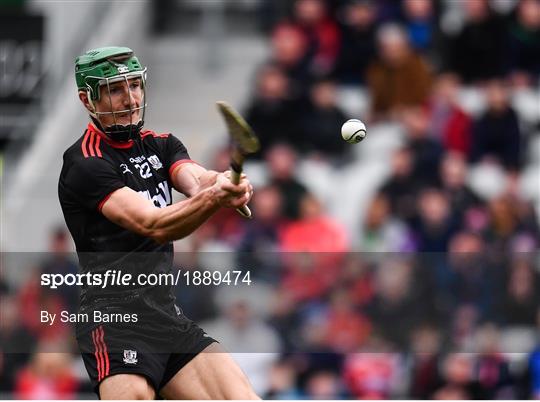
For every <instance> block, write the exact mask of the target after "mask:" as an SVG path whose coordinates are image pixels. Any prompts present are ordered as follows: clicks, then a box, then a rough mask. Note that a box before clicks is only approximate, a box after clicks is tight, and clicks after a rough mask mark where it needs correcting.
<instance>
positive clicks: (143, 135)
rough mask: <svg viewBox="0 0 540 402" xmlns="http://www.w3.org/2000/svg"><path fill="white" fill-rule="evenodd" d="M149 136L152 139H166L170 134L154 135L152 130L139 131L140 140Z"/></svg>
mask: <svg viewBox="0 0 540 402" xmlns="http://www.w3.org/2000/svg"><path fill="white" fill-rule="evenodd" d="M149 135H151V136H152V137H154V138H167V137H168V136H169V135H171V134H170V133H168V134H156V133H155V132H154V131H152V130H144V131H141V138H144V137H148V136H149Z"/></svg>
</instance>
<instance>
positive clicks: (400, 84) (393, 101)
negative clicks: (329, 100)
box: [367, 24, 432, 119]
mask: <svg viewBox="0 0 540 402" xmlns="http://www.w3.org/2000/svg"><path fill="white" fill-rule="evenodd" d="M377 45H378V59H377V60H376V61H374V62H373V63H372V64H371V65H370V67H369V69H368V73H367V80H368V86H369V90H370V91H371V96H372V105H371V109H372V110H371V112H372V114H373V116H372V117H373V118H374V119H379V118H385V117H395V114H396V112H398V111H399V110H400V109H401V108H403V107H405V106H411V105H418V104H422V103H424V102H425V101H427V99H428V95H429V91H430V88H431V81H432V76H431V71H430V67H429V66H428V64H427V62H426V61H425V60H424V59H423V58H422V56H420V55H419V54H417V53H416V52H415V51H414V50H413V49H411V47H410V45H409V42H408V39H407V34H406V33H405V31H404V30H403V28H402V27H401V26H399V25H395V24H387V25H383V26H381V27H380V28H379V30H378V31H377Z"/></svg>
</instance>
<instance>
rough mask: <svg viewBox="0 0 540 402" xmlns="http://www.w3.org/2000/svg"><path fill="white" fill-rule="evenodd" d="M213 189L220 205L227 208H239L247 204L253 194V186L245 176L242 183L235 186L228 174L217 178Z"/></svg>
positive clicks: (221, 174) (241, 179) (241, 180)
mask: <svg viewBox="0 0 540 402" xmlns="http://www.w3.org/2000/svg"><path fill="white" fill-rule="evenodd" d="M213 188H214V194H215V196H216V197H217V201H218V204H219V205H220V206H222V207H225V208H239V207H241V206H242V205H245V204H247V203H248V202H249V200H250V198H251V194H253V186H252V185H251V183H250V182H249V180H248V178H247V177H246V176H245V175H242V177H241V178H240V183H238V184H233V183H231V180H230V174H227V172H225V173H220V174H219V175H218V176H217V179H216V183H215V184H214V186H213Z"/></svg>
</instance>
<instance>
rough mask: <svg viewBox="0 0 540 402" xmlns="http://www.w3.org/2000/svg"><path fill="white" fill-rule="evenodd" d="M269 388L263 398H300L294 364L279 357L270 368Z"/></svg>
mask: <svg viewBox="0 0 540 402" xmlns="http://www.w3.org/2000/svg"><path fill="white" fill-rule="evenodd" d="M268 382H269V389H268V392H267V393H266V394H265V395H264V396H263V399H265V400H267V399H278V400H280V399H300V391H299V390H298V389H297V386H296V370H295V367H294V365H293V364H292V363H291V362H290V361H288V360H286V359H281V360H280V361H278V362H276V363H275V364H274V365H273V366H272V367H271V369H270V373H269V379H268Z"/></svg>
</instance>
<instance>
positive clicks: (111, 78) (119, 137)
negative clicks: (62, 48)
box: [75, 47, 146, 141]
mask: <svg viewBox="0 0 540 402" xmlns="http://www.w3.org/2000/svg"><path fill="white" fill-rule="evenodd" d="M133 79H140V81H141V91H142V99H141V104H140V106H138V107H135V108H134V107H132V106H131V102H130V107H129V109H124V110H116V111H115V110H113V106H112V105H113V102H112V96H111V87H110V85H111V84H113V83H116V82H125V85H126V88H127V91H128V96H129V97H130V99H131V88H130V85H129V84H130V80H133ZM75 80H76V81H77V87H78V88H79V90H80V91H85V92H86V93H87V95H88V102H89V103H90V106H91V107H92V109H93V110H92V111H90V116H91V118H92V120H93V121H94V123H95V124H96V125H97V126H98V128H99V129H101V130H102V131H103V132H104V133H105V134H106V135H107V136H109V137H110V138H111V139H113V140H115V141H128V140H129V139H131V138H134V137H136V136H137V135H138V134H139V132H140V130H141V128H142V127H143V125H144V116H145V111H146V88H145V87H146V68H144V67H143V66H142V65H141V64H140V62H139V60H138V59H137V57H135V56H134V54H133V51H132V50H131V49H129V48H126V47H105V48H99V49H94V50H89V51H88V52H86V53H85V54H84V55H82V56H79V57H78V58H77V60H76V61H75ZM104 86H106V91H105V96H106V97H108V100H109V105H110V110H109V111H100V112H98V111H96V107H95V104H94V102H95V101H100V100H101V99H100V97H101V92H100V91H101V88H102V87H104ZM137 111H139V119H138V120H137V121H133V120H132V119H133V113H134V112H137ZM122 114H129V117H130V122H129V124H127V125H126V124H118V120H117V118H118V115H122ZM101 116H112V119H113V124H112V125H109V126H107V127H103V125H102V124H101V122H100V117H101Z"/></svg>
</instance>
